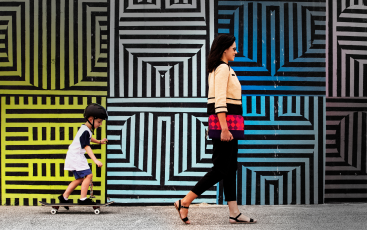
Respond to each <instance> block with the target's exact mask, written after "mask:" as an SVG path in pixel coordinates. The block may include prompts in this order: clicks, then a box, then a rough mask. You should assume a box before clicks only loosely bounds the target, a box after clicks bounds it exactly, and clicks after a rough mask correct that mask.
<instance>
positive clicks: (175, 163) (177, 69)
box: [106, 0, 216, 204]
mask: <svg viewBox="0 0 367 230" xmlns="http://www.w3.org/2000/svg"><path fill="white" fill-rule="evenodd" d="M110 8H115V9H119V11H118V12H117V11H115V12H111V14H110V23H111V24H110V27H111V28H116V30H115V31H114V33H115V34H110V44H114V46H115V49H114V50H112V49H110V57H111V59H110V69H109V71H110V73H111V74H110V76H112V77H110V79H109V80H110V85H109V96H110V98H108V103H107V105H108V112H109V115H110V117H111V118H110V120H109V122H108V126H107V130H108V131H107V132H108V138H109V139H110V144H109V145H108V149H107V168H108V171H107V178H106V179H107V196H108V197H110V198H111V199H112V200H114V201H116V202H117V203H145V204H146V203H151V204H153V203H167V202H173V201H174V200H177V199H179V198H180V197H182V196H183V195H185V194H186V193H187V192H188V191H189V190H190V189H191V187H192V186H193V185H195V183H196V182H197V181H198V180H199V179H200V177H201V176H203V175H204V174H205V172H206V171H208V168H209V167H211V165H212V164H211V163H210V162H211V160H210V159H211V154H210V153H211V149H212V144H211V141H207V140H205V137H204V135H205V131H204V130H205V127H206V126H207V116H206V102H207V99H206V90H207V83H206V82H207V75H206V70H205V69H206V66H205V65H206V64H205V63H206V57H207V54H208V53H207V51H208V49H209V43H210V41H211V40H212V39H213V38H214V2H212V1H204V0H193V1H124V0H121V1H110ZM209 9H211V11H210V10H209ZM115 13H118V14H115ZM111 32H112V31H111ZM215 197H216V191H215V189H214V188H212V189H211V190H210V191H207V192H206V193H205V194H204V195H203V196H202V197H201V198H200V199H198V200H197V202H200V201H201V202H210V203H213V202H215Z"/></svg>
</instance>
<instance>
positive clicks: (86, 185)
mask: <svg viewBox="0 0 367 230" xmlns="http://www.w3.org/2000/svg"><path fill="white" fill-rule="evenodd" d="M92 178H93V174H89V175H88V176H86V177H85V178H84V180H83V183H82V190H81V192H80V199H83V198H86V197H87V193H88V189H89V184H90V182H91V180H92Z"/></svg>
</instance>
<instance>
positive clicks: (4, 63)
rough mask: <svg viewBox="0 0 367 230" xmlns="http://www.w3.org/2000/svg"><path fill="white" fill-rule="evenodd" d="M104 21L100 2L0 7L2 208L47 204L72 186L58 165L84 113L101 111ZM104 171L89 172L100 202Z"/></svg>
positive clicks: (63, 0) (36, 0) (24, 0)
mask: <svg viewBox="0 0 367 230" xmlns="http://www.w3.org/2000/svg"><path fill="white" fill-rule="evenodd" d="M107 19H108V15H107V1H98V2H97V1H93V0H91V1H69V0H60V1H40V0H31V1H28V0H18V1H0V101H1V102H0V108H1V118H0V119H1V123H0V130H1V133H0V145H1V150H0V151H1V162H0V163H1V164H0V165H1V166H0V167H1V174H0V179H1V204H8V205H38V204H39V203H38V201H39V200H44V201H47V202H50V201H54V200H55V199H56V198H57V196H58V195H60V194H61V193H62V192H63V191H64V190H65V189H66V187H67V185H68V184H69V183H70V181H72V180H73V176H72V175H70V174H69V173H68V172H67V171H64V170H63V167H64V166H63V165H64V162H65V155H66V152H67V148H68V145H70V143H71V140H72V139H73V138H74V135H75V133H76V132H77V130H78V128H79V127H80V125H81V124H82V122H83V117H82V114H83V109H84V108H85V106H86V105H87V104H88V103H90V102H97V103H101V104H102V105H106V97H105V96H106V95H107V92H106V89H107V51H108V47H107ZM102 136H106V124H103V126H102V127H101V128H99V130H97V132H96V137H98V138H101V137H102ZM92 148H93V151H94V153H95V154H96V157H97V158H98V159H100V160H101V161H102V162H103V163H104V164H105V157H106V155H105V152H106V149H105V148H103V147H102V148H101V146H100V145H95V146H94V145H93V146H92ZM88 162H89V163H92V161H91V160H88ZM105 170H106V168H102V169H100V168H96V167H95V164H93V165H92V171H93V173H94V178H93V180H94V194H95V195H96V198H97V200H102V201H104V200H105V199H106V197H105V173H106V171H105ZM78 193H79V194H80V188H78V189H77V190H76V191H75V192H74V193H73V194H72V196H71V197H70V198H71V199H77V198H78V197H79V196H80V195H79V194H78Z"/></svg>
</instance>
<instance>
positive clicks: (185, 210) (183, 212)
mask: <svg viewBox="0 0 367 230" xmlns="http://www.w3.org/2000/svg"><path fill="white" fill-rule="evenodd" d="M180 201H181V202H180ZM189 205H190V204H186V203H185V202H183V200H178V201H176V202H175V207H176V209H177V211H178V212H179V214H180V218H181V220H182V221H183V222H184V223H185V224H190V221H189V219H187V220H186V221H185V218H187V214H188V213H189V209H188V207H189ZM182 206H183V207H187V208H183V207H182Z"/></svg>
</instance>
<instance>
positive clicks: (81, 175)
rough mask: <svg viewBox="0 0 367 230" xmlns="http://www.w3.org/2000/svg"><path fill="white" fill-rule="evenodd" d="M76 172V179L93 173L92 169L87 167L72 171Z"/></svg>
mask: <svg viewBox="0 0 367 230" xmlns="http://www.w3.org/2000/svg"><path fill="white" fill-rule="evenodd" d="M72 172H73V174H74V177H75V179H76V180H77V179H80V178H84V177H85V176H88V175H89V174H92V170H90V169H86V170H82V171H72Z"/></svg>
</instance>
